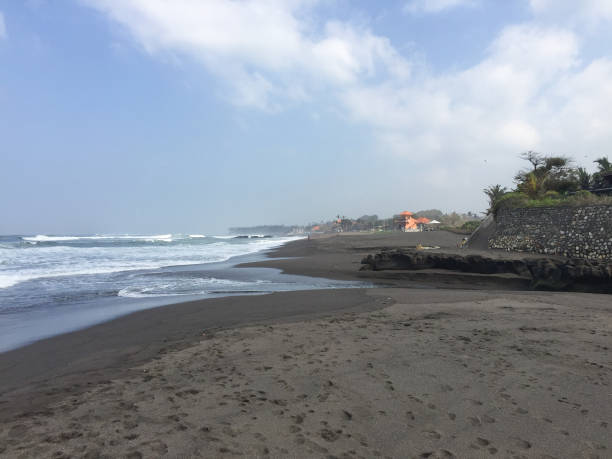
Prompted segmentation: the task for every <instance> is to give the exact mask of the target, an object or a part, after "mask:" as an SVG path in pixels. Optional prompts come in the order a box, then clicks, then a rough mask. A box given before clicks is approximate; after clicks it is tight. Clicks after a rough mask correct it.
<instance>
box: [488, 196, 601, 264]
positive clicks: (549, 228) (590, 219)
mask: <svg viewBox="0 0 612 459" xmlns="http://www.w3.org/2000/svg"><path fill="white" fill-rule="evenodd" d="M495 223H496V229H495V232H494V233H493V234H492V235H491V237H489V247H490V248H492V249H505V250H512V251H519V252H537V253H544V254H550V255H563V256H566V257H571V258H585V259H591V260H608V261H612V206H609V205H608V206H587V207H530V208H518V209H501V210H500V211H499V212H498V214H497V215H496V217H495Z"/></svg>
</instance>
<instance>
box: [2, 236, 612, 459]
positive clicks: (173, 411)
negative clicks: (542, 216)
mask: <svg viewBox="0 0 612 459" xmlns="http://www.w3.org/2000/svg"><path fill="white" fill-rule="evenodd" d="M415 237H417V236H401V235H370V236H368V235H356V236H353V237H351V236H339V237H325V238H313V239H311V240H300V241H294V242H290V243H288V244H286V245H284V246H281V247H280V248H277V249H274V250H272V251H270V252H268V254H267V256H268V257H269V258H268V259H267V260H264V261H261V262H257V263H255V264H254V265H255V266H267V267H275V268H277V269H281V270H283V271H284V272H288V273H291V274H292V273H296V274H297V273H299V274H302V275H307V276H312V275H314V274H318V275H319V276H320V277H326V278H332V279H333V278H336V279H343V280H369V281H373V280H375V279H373V278H372V277H369V278H365V277H364V276H368V275H371V272H369V274H368V272H366V273H364V272H359V271H358V269H359V263H360V260H361V257H362V255H363V254H364V253H365V252H367V253H371V252H372V250H376V249H380V248H382V247H393V246H396V247H397V246H407V245H410V244H413V243H414V240H413V239H414V238H415ZM425 238H437V239H438V242H441V243H442V244H437V245H445V244H446V249H448V250H452V244H453V240H452V238H451V237H450V236H448V235H444V234H438V235H425ZM425 242H427V240H426V241H425ZM239 266H242V265H239ZM247 266H251V264H248V265H247ZM430 277H431V274H430ZM377 281H383V282H384V284H386V285H379V286H376V287H374V288H368V289H331V290H310V291H293V292H282V293H272V294H269V295H261V296H235V297H224V298H218V299H205V300H199V301H191V302H186V303H178V304H172V305H168V306H162V307H159V308H155V309H148V310H143V311H139V312H135V313H131V314H129V315H127V316H122V317H120V318H117V319H114V320H112V321H110V322H105V323H102V324H99V325H95V326H93V327H90V328H87V329H84V330H80V331H76V332H71V333H68V334H63V335H60V336H56V337H53V338H49V339H46V340H43V341H38V342H36V343H33V344H31V345H28V346H25V347H22V348H19V349H16V350H13V351H9V352H7V353H2V354H0V374H2V375H3V377H2V378H1V379H0V456H1V457H13V456H15V455H20V454H24V453H25V457H51V456H54V455H55V456H58V455H59V456H61V455H62V454H63V455H79V456H82V455H86V454H89V455H91V457H96V456H97V455H98V456H99V455H102V456H103V455H104V454H108V455H110V456H128V455H130V454H133V455H134V457H137V456H138V455H141V456H165V455H168V456H176V455H181V454H186V455H194V456H204V457H211V456H212V457H218V456H228V457H232V456H237V455H244V454H250V455H258V456H263V457H267V456H287V455H298V456H309V457H327V456H330V455H333V456H338V457H339V456H342V455H343V454H345V455H346V454H348V455H349V456H352V457H358V456H362V457H372V456H379V455H380V456H390V457H397V456H404V457H405V456H410V457H412V456H414V457H417V456H419V455H421V454H425V455H426V456H423V457H465V456H473V455H482V454H497V457H507V456H518V457H521V455H527V456H529V457H531V456H541V455H544V454H545V453H546V454H550V455H552V456H555V455H556V456H561V457H562V456H563V455H564V454H568V453H571V454H572V455H589V454H590V455H592V456H593V457H596V456H598V455H599V456H600V457H604V456H606V455H607V454H608V453H609V450H610V449H611V448H612V445H611V444H610V441H609V439H608V437H609V430H608V429H609V427H608V424H609V423H610V421H609V420H610V419H612V407H611V406H610V404H606V403H602V401H603V400H605V399H607V397H608V396H609V394H608V392H609V387H610V385H612V361H610V355H609V350H608V348H607V346H608V345H609V337H610V336H612V304H610V297H609V296H607V295H598V294H581V293H565V292H555V293H546V292H533V291H511V290H507V289H505V288H503V289H495V288H492V287H491V286H489V287H487V286H486V285H480V284H479V282H478V281H476V282H475V285H466V284H465V280H459V279H448V280H444V279H441V280H440V282H439V285H438V286H437V287H436V286H435V285H433V286H432V285H431V283H419V282H418V281H415V280H414V278H409V279H406V278H402V277H400V278H393V276H391V278H387V279H384V278H380V279H377ZM462 283H463V288H456V287H457V286H460V285H462ZM381 284H382V282H381ZM453 287H455V289H452V288H453ZM466 287H472V289H466ZM493 287H494V285H493ZM504 287H505V286H504ZM606 343H608V344H606ZM419 457H420V456H419Z"/></svg>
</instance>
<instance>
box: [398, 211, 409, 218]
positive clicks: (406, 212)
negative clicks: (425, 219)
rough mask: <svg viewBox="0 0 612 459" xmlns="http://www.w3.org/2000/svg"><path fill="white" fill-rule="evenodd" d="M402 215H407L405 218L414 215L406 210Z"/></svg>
mask: <svg viewBox="0 0 612 459" xmlns="http://www.w3.org/2000/svg"><path fill="white" fill-rule="evenodd" d="M400 215H405V216H407V217H408V216H410V215H412V212H408V211H407V210H405V211H404V212H402V213H401V214H400Z"/></svg>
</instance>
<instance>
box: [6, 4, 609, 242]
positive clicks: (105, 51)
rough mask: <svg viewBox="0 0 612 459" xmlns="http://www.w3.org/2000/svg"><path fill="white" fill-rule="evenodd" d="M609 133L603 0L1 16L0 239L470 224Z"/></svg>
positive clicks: (597, 149)
mask: <svg viewBox="0 0 612 459" xmlns="http://www.w3.org/2000/svg"><path fill="white" fill-rule="evenodd" d="M610 126H612V1H610V0H581V1H580V2H576V1H575V0H388V1H384V2H379V1H376V2H373V1H370V0H353V1H350V0H54V1H51V0H23V1H14V0H0V234H86V233H87V234H89V233H147V234H150V233H168V232H174V233H180V232H183V233H189V232H205V233H209V234H212V233H217V234H218V233H223V232H225V231H226V229H227V228H228V227H230V226H248V225H257V224H305V223H309V222H317V221H321V220H328V219H331V218H333V217H334V216H335V215H337V214H340V215H346V216H349V217H359V216H361V215H363V214H378V215H379V216H381V217H386V216H391V215H393V214H395V213H398V212H400V211H403V210H412V211H416V210H421V209H430V208H438V209H441V210H443V211H452V210H456V211H461V212H466V211H473V212H480V211H483V210H484V209H485V208H486V198H485V195H484V194H483V192H482V189H483V188H484V187H486V186H488V185H491V184H497V183H499V184H502V185H505V186H508V187H509V186H512V177H513V175H514V173H515V171H517V170H518V169H520V168H521V167H523V164H522V161H521V160H520V158H519V155H520V153H522V152H524V151H527V150H535V151H539V152H542V153H544V154H555V155H567V156H571V157H573V158H574V159H575V160H576V163H577V164H578V165H582V166H585V167H586V168H587V169H589V170H594V169H595V168H594V165H593V163H592V161H593V160H594V159H596V158H598V157H601V156H603V155H608V156H610V155H611V153H612V129H610Z"/></svg>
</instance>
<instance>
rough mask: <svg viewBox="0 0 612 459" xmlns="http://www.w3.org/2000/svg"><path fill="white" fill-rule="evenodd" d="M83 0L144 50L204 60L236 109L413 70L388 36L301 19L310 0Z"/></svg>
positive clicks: (267, 105) (269, 105) (266, 105)
mask: <svg viewBox="0 0 612 459" xmlns="http://www.w3.org/2000/svg"><path fill="white" fill-rule="evenodd" d="M85 1H86V3H88V4H90V5H92V6H94V7H95V8H97V9H99V10H101V11H103V12H105V13H106V14H108V15H109V16H110V17H111V18H113V19H114V20H115V21H117V22H118V23H120V24H122V25H123V26H125V27H126V28H127V29H128V30H129V31H130V33H131V34H132V35H133V36H134V38H135V39H136V40H137V41H138V43H140V44H141V45H142V46H143V47H144V49H145V50H146V51H147V52H149V53H151V54H156V53H164V52H171V53H179V54H180V55H189V56H195V57H196V58H197V59H199V60H201V61H202V62H203V63H204V64H205V65H206V66H207V68H208V69H209V70H210V71H212V72H214V73H216V74H218V75H219V76H221V77H222V78H223V79H224V80H225V81H227V82H229V83H230V84H231V86H232V87H233V90H234V91H233V94H231V96H230V98H231V100H232V101H234V102H235V103H237V104H239V105H253V106H255V107H259V108H268V109H273V108H274V107H275V106H276V104H278V102H279V97H283V96H284V97H285V98H287V99H289V100H291V99H295V97H296V95H298V96H299V97H298V98H299V99H301V98H303V97H302V96H303V95H304V87H306V86H317V85H320V84H323V85H346V84H353V83H355V82H357V81H361V80H363V79H368V78H372V77H374V76H375V75H377V74H378V73H380V72H381V71H382V72H385V73H391V74H395V75H402V76H404V75H406V74H407V73H408V72H409V66H408V64H407V63H406V62H405V61H404V60H403V59H402V58H401V57H400V56H399V54H398V53H397V52H396V51H395V50H394V49H393V47H392V46H391V45H390V43H389V41H388V40H387V39H386V38H384V37H380V36H377V35H374V34H372V33H371V32H370V31H369V30H367V29H363V28H356V27H353V26H351V25H349V24H346V23H340V22H333V21H330V22H328V23H326V24H325V25H324V27H323V28H322V30H319V29H317V28H316V27H313V26H311V25H310V24H308V22H307V21H304V20H300V19H299V17H303V16H300V14H301V13H302V14H303V13H304V12H305V11H308V8H309V7H310V6H312V5H313V4H314V3H315V2H314V1H313V0H263V1H256V0H245V1H239V2H238V1H231V0H220V1H211V0H208V1H206V0H203V1H193V0H176V1H174V2H166V1H162V0H129V1H128V0H85ZM272 95H275V96H278V97H277V98H276V100H275V101H273V100H271V96H272Z"/></svg>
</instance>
